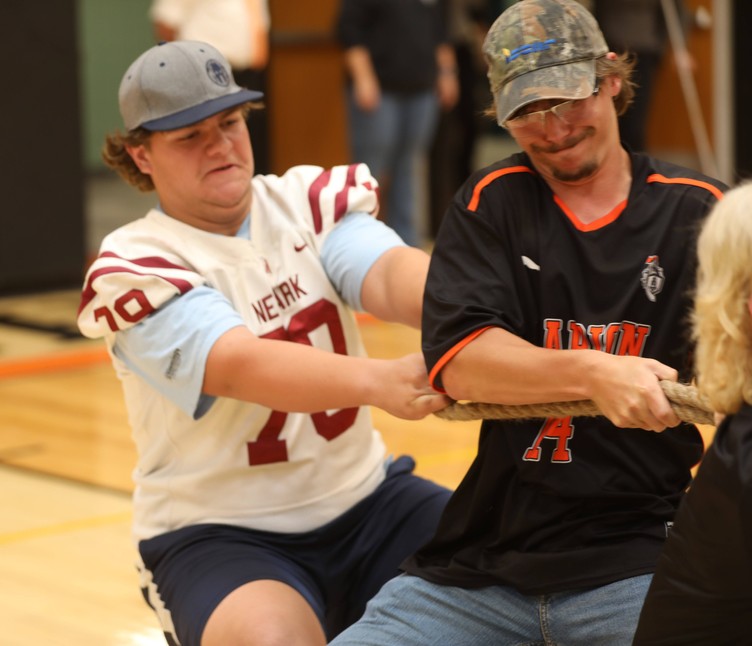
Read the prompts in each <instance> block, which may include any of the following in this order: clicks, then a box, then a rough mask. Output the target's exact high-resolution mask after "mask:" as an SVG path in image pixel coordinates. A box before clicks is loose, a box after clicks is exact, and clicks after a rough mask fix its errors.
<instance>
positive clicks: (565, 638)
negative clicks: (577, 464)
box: [331, 574, 652, 646]
mask: <svg viewBox="0 0 752 646" xmlns="http://www.w3.org/2000/svg"><path fill="white" fill-rule="evenodd" d="M651 578H652V575H650V574H645V575H642V576H638V577H634V578H630V579H625V580H623V581H617V582H616V583H611V584H609V585H604V586H601V587H598V588H590V589H585V590H577V591H573V592H561V593H555V594H547V595H541V596H525V595H522V594H519V593H518V592H516V591H515V590H513V589H512V588H506V587H502V586H490V587H486V588H477V589H470V590H468V589H464V588H455V587H451V586H442V585H436V584H434V583H429V582H428V581H425V580H423V579H421V578H419V577H415V576H410V575H407V574H403V575H401V576H399V577H397V578H396V579H392V580H391V581H389V582H387V583H386V584H385V585H384V587H383V588H381V591H380V592H379V594H377V595H376V597H374V598H373V599H372V600H371V601H370V602H369V603H368V606H367V608H366V612H365V614H364V615H363V617H362V618H361V619H360V620H359V621H358V622H356V623H355V624H353V625H352V626H350V628H348V629H347V630H346V631H344V632H343V633H341V634H340V635H339V636H338V637H337V638H336V639H335V640H334V641H333V642H331V644H332V646H386V645H391V644H395V645H396V644H399V646H437V645H441V646H444V645H447V646H449V645H450V644H451V646H630V645H631V644H632V636H633V635H634V631H635V628H636V626H637V620H638V618H639V615H640V609H641V607H642V603H643V600H644V598H645V593H646V592H647V589H648V586H649V585H650V580H651Z"/></svg>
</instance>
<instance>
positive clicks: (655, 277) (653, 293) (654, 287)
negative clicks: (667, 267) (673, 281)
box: [640, 256, 666, 303]
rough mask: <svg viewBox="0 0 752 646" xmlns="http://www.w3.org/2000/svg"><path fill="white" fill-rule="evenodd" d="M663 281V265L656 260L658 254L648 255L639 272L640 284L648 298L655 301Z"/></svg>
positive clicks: (664, 278)
mask: <svg viewBox="0 0 752 646" xmlns="http://www.w3.org/2000/svg"><path fill="white" fill-rule="evenodd" d="M665 282H666V277H665V276H664V274H663V267H661V265H660V264H659V262H658V256H648V257H647V258H646V259H645V266H644V267H643V268H642V273H641V274H640V284H641V285H642V288H643V289H644V290H645V296H647V297H648V300H650V301H652V302H653V303H655V301H656V297H657V296H658V294H660V293H661V292H662V291H663V285H664V283H665Z"/></svg>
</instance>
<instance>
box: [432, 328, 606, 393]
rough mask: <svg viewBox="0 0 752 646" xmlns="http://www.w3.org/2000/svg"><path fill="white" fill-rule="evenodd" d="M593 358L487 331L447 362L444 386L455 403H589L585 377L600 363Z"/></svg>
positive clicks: (496, 330) (498, 330)
mask: <svg viewBox="0 0 752 646" xmlns="http://www.w3.org/2000/svg"><path fill="white" fill-rule="evenodd" d="M594 353H595V351H589V350H549V349H546V348H540V347H537V346H535V345H532V344H531V343H528V342H527V341H525V340H523V339H521V338H520V337H518V336H515V335H514V334H511V333H509V332H507V331H506V330H503V329H501V328H491V329H489V330H486V331H485V332H483V333H482V334H481V335H480V336H478V337H477V338H476V339H474V340H473V341H472V342H471V343H470V344H468V345H467V346H466V347H464V348H463V349H462V350H461V351H460V352H459V353H458V354H457V355H456V356H455V357H454V358H452V359H451V361H450V362H449V363H448V364H447V365H446V366H445V367H444V369H443V370H442V373H441V376H442V382H443V385H444V388H445V390H446V391H447V394H449V396H450V397H452V398H453V399H457V400H470V401H478V402H489V403H498V404H536V403H546V402H557V401H578V400H583V399H589V398H590V397H591V394H592V393H590V392H589V390H590V389H589V380H588V379H587V378H586V377H587V375H588V374H589V373H591V372H592V371H593V370H594V369H595V365H596V364H597V360H598V359H599V357H598V356H597V355H596V354H594Z"/></svg>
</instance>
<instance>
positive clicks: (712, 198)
mask: <svg viewBox="0 0 752 646" xmlns="http://www.w3.org/2000/svg"><path fill="white" fill-rule="evenodd" d="M632 160H633V168H634V175H635V179H636V180H641V181H644V182H645V183H646V184H647V185H651V186H652V187H654V188H656V189H659V190H668V189H670V190H673V191H676V192H680V193H684V194H687V195H692V196H696V197H697V198H699V199H701V200H702V201H709V202H711V203H714V202H717V201H718V200H720V199H722V197H723V194H724V193H725V192H726V191H727V190H728V186H727V185H726V184H724V183H723V182H721V181H720V180H718V179H715V178H713V177H710V176H708V175H705V174H704V173H701V172H700V171H697V170H694V169H691V168H687V167H684V166H680V165H678V164H674V163H672V162H668V161H663V160H659V159H655V158H654V157H650V156H647V155H640V154H633V155H632Z"/></svg>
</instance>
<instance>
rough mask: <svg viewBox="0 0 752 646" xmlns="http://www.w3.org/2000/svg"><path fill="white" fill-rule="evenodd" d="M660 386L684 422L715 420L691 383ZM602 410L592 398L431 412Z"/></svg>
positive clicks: (522, 414)
mask: <svg viewBox="0 0 752 646" xmlns="http://www.w3.org/2000/svg"><path fill="white" fill-rule="evenodd" d="M660 384H661V388H663V392H664V393H665V395H666V397H667V398H668V400H669V403H670V404H671V407H672V408H673V409H674V412H675V413H676V415H677V417H678V418H679V419H680V420H682V421H683V422H690V423H692V424H711V425H713V424H715V422H714V420H713V411H712V409H711V408H710V406H709V405H708V403H707V402H706V401H705V400H703V399H702V398H701V397H700V396H699V394H698V393H697V389H696V388H695V387H694V386H690V385H688V384H679V383H677V382H675V381H666V380H664V381H661V382H660ZM602 414H603V413H601V411H600V410H599V409H598V407H597V406H596V405H595V403H594V402H592V401H591V400H589V399H587V400H582V401H573V402H556V403H551V404H523V405H517V406H507V405H502V404H480V403H475V402H470V403H466V404H462V403H459V402H455V403H454V404H451V405H450V406H447V407H446V408H444V409H442V410H440V411H437V412H436V413H434V415H436V416H437V417H440V418H441V419H447V420H453V421H460V422H464V421H468V420H473V419H533V418H545V417H570V416H572V417H597V416H599V415H602Z"/></svg>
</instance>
